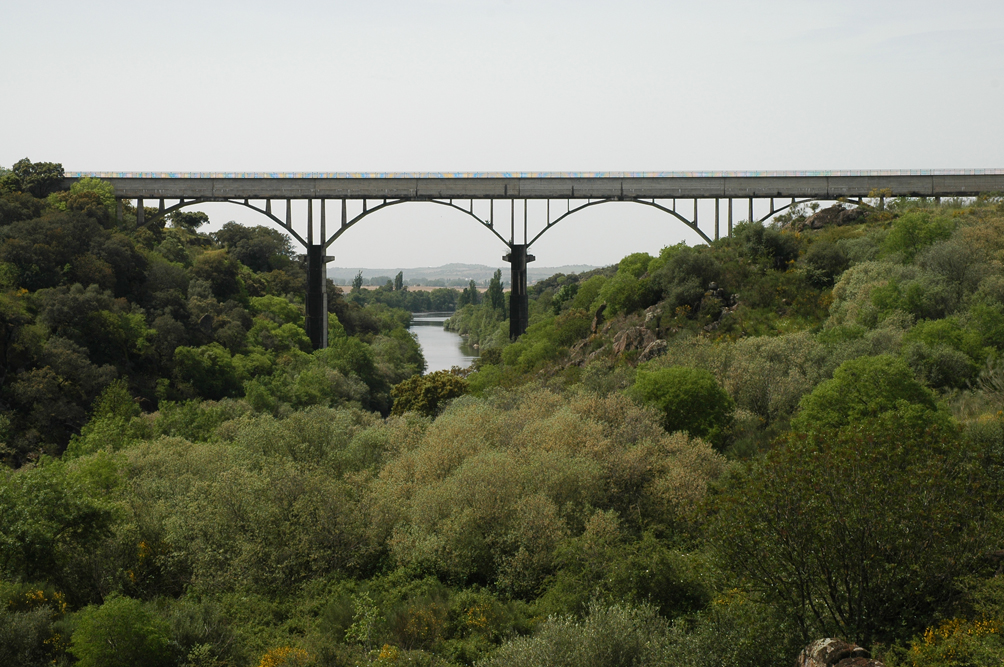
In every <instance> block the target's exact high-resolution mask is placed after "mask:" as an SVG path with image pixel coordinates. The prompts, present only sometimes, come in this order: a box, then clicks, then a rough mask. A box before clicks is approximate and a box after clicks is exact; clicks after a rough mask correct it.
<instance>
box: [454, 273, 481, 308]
mask: <svg viewBox="0 0 1004 667" xmlns="http://www.w3.org/2000/svg"><path fill="white" fill-rule="evenodd" d="M479 303H481V293H480V292H478V285H477V283H475V282H474V281H473V280H472V281H471V282H470V284H469V285H468V286H467V287H466V288H465V289H464V291H462V292H461V293H460V298H459V299H457V308H463V307H464V306H467V305H471V306H476V305H478V304H479Z"/></svg>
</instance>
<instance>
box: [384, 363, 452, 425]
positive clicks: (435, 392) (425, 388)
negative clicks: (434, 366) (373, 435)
mask: <svg viewBox="0 0 1004 667" xmlns="http://www.w3.org/2000/svg"><path fill="white" fill-rule="evenodd" d="M467 391H468V384H467V380H465V379H464V378H462V377H459V376H456V375H453V374H452V373H450V372H449V371H436V372H435V373H430V374H429V375H416V376H414V377H412V378H410V379H408V380H405V381H404V382H402V383H400V384H398V385H397V386H395V387H394V388H393V389H391V392H390V395H391V396H393V397H394V407H393V408H392V409H391V414H394V415H403V414H404V413H405V412H409V411H413V412H418V413H419V414H423V415H425V416H426V417H434V416H436V414H437V413H438V412H439V410H440V408H441V407H442V406H443V405H444V404H445V402H446V401H448V400H450V399H453V398H457V397H458V396H463V395H464V394H466V393H467Z"/></svg>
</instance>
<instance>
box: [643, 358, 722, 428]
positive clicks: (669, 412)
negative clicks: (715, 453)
mask: <svg viewBox="0 0 1004 667" xmlns="http://www.w3.org/2000/svg"><path fill="white" fill-rule="evenodd" d="M627 394H628V396H630V397H631V398H633V399H635V400H637V401H639V402H641V403H646V404H649V405H652V406H654V407H655V408H657V409H658V410H659V411H660V412H661V413H662V425H663V427H664V428H665V429H666V430H667V431H669V432H674V431H686V432H687V433H689V434H690V435H692V436H694V437H697V438H707V439H708V440H710V441H711V442H713V443H715V444H716V445H720V444H721V441H722V438H723V435H724V434H723V431H724V429H725V428H726V427H727V426H728V425H729V423H730V422H731V420H732V412H733V410H734V409H735V403H734V402H733V401H732V398H731V397H730V396H729V395H728V393H727V392H726V391H725V390H724V389H722V388H721V387H720V386H719V385H718V382H717V381H716V380H715V376H713V375H712V374H711V373H709V372H708V371H706V370H704V369H703V368H688V367H685V366H673V367H670V368H659V369H656V370H648V368H647V367H646V366H645V365H644V364H643V365H642V366H639V367H638V374H637V376H636V377H635V383H634V385H633V386H631V387H630V388H629V389H628V390H627Z"/></svg>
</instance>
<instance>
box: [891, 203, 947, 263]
mask: <svg viewBox="0 0 1004 667" xmlns="http://www.w3.org/2000/svg"><path fill="white" fill-rule="evenodd" d="M954 229H955V223H954V222H953V221H952V220H951V218H948V217H946V216H944V215H939V214H937V213H935V212H932V211H911V212H909V213H906V214H904V215H902V216H900V217H899V218H897V219H896V221H895V222H894V223H893V226H892V229H891V230H890V231H889V234H888V235H887V236H886V237H885V241H884V242H883V244H882V250H883V251H884V252H887V253H902V255H903V258H904V259H906V260H907V261H913V258H914V257H915V256H916V254H917V252H919V251H920V250H921V249H922V248H924V247H926V246H929V245H931V244H932V243H935V242H937V241H941V240H943V239H947V238H948V237H950V236H951V235H952V232H953V231H954Z"/></svg>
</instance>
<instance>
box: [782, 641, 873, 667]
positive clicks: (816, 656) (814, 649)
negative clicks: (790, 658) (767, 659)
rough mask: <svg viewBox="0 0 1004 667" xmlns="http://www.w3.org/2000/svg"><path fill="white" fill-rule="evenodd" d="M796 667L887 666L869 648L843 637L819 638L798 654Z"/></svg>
mask: <svg viewBox="0 0 1004 667" xmlns="http://www.w3.org/2000/svg"><path fill="white" fill-rule="evenodd" d="M795 667H885V665H884V664H883V663H881V662H879V661H878V660H874V659H872V657H871V654H870V653H868V651H867V649H863V648H861V647H860V646H858V645H857V644H849V643H847V642H845V641H843V640H842V639H817V640H816V641H814V642H812V643H811V644H809V645H808V646H806V647H805V648H804V649H802V652H801V653H799V654H798V660H796V661H795Z"/></svg>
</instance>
